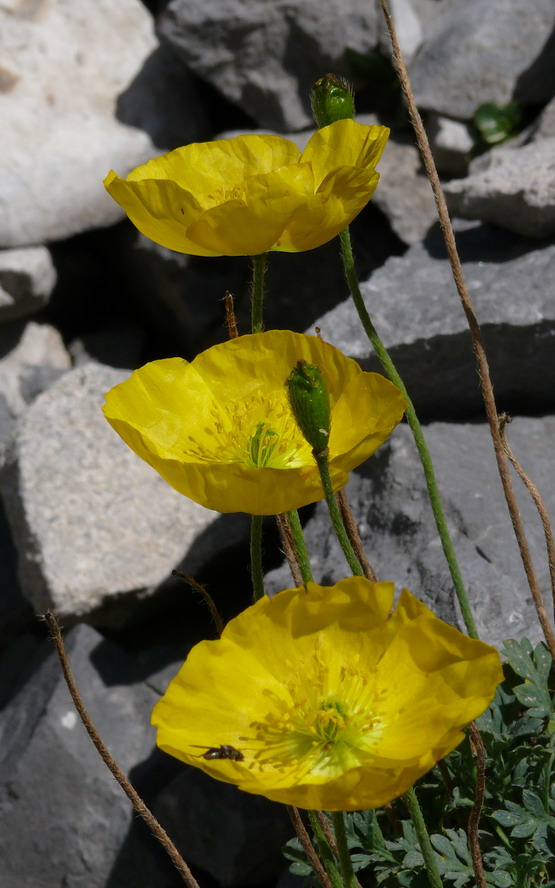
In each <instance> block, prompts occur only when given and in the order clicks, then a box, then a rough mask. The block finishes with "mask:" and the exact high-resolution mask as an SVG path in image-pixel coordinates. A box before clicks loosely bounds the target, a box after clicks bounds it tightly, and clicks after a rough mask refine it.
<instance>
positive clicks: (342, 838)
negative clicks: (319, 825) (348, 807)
mask: <svg viewBox="0 0 555 888" xmlns="http://www.w3.org/2000/svg"><path fill="white" fill-rule="evenodd" d="M332 816H333V831H334V833H335V841H336V842H337V851H338V852H339V862H340V864H341V872H342V874H343V883H344V885H345V888H360V886H359V882H358V879H357V877H356V876H355V871H354V869H353V862H352V860H351V855H350V853H349V845H348V843H347V833H346V831H345V815H344V814H343V811H334V812H333V815H332Z"/></svg>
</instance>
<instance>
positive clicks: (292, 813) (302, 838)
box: [286, 805, 332, 888]
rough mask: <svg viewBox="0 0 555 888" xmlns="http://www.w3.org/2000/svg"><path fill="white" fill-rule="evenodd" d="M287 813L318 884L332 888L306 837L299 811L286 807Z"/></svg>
mask: <svg viewBox="0 0 555 888" xmlns="http://www.w3.org/2000/svg"><path fill="white" fill-rule="evenodd" d="M286 808H287V813H288V814H289V817H290V818H291V823H292V824H293V827H294V828H295V832H296V833H297V838H298V840H299V842H300V843H301V845H302V846H303V850H304V853H305V854H306V856H307V857H308V859H309V861H310V865H311V867H312V869H313V870H314V873H315V875H316V878H317V879H318V881H319V882H320V885H321V886H322V888H332V884H331V882H330V878H329V876H328V874H327V873H326V871H325V869H324V867H323V866H322V863H321V862H320V858H319V857H318V855H317V854H316V851H315V849H314V845H313V844H312V842H311V841H310V836H309V835H308V833H307V831H306V829H305V825H304V823H303V822H302V820H301V815H300V814H299V809H298V808H294V807H293V805H286Z"/></svg>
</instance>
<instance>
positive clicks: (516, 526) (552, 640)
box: [380, 0, 555, 658]
mask: <svg viewBox="0 0 555 888" xmlns="http://www.w3.org/2000/svg"><path fill="white" fill-rule="evenodd" d="M380 5H381V8H382V11H383V14H384V17H385V21H386V24H387V28H388V31H389V36H390V38H391V44H392V47H393V64H394V66H395V70H396V72H397V76H398V77H399V81H400V84H401V88H402V90H403V94H404V97H405V102H406V105H407V109H408V113H409V117H410V120H411V123H412V125H413V128H414V132H415V135H416V141H417V142H418V147H419V149H420V153H421V155H422V162H423V164H424V168H425V170H426V174H427V176H428V179H429V180H430V184H431V186H432V191H433V194H434V199H435V202H436V206H437V211H438V216H439V224H440V227H441V230H442V233H443V238H444V240H445V246H446V249H447V255H448V258H449V263H450V265H451V271H452V274H453V278H454V280H455V285H456V288H457V292H458V294H459V298H460V300H461V304H462V307H463V310H464V313H465V315H466V320H467V323H468V326H469V329H470V335H471V338H472V348H473V351H474V357H475V360H476V367H477V371H478V378H479V381H480V388H481V392H482V398H483V401H484V406H485V411H486V417H487V420H488V424H489V428H490V432H491V437H492V441H493V449H494V452H495V459H496V461H497V469H498V472H499V476H500V478H501V484H502V486H503V493H504V495H505V500H506V502H507V507H508V510H509V515H510V517H511V522H512V525H513V530H514V533H515V537H516V541H517V544H518V548H519V551H520V557H521V559H522V564H523V566H524V572H525V574H526V579H527V580H528V585H529V587H530V592H531V594H532V598H533V599H534V602H536V606H537V602H538V601H540V600H541V591H540V588H539V583H538V580H537V577H536V574H535V571H534V565H533V563H532V558H531V555H530V548H529V546H528V542H527V540H526V534H525V532H524V526H523V523H522V519H521V517H520V512H519V509H518V504H517V501H516V497H515V493H514V489H513V485H512V481H511V476H510V472H509V466H508V461H507V458H506V455H505V451H504V448H503V444H502V441H501V434H500V432H499V423H498V421H497V412H498V411H497V406H496V403H495V397H494V394H493V385H492V382H491V376H490V372H489V365H488V361H487V357H486V352H485V349H484V345H483V340H482V333H481V330H480V325H479V324H478V320H477V317H476V313H475V311H474V305H473V302H472V299H471V297H470V294H469V292H468V288H467V286H466V281H465V279H464V275H463V271H462V265H461V260H460V257H459V254H458V252H457V246H456V243H455V235H454V232H453V226H452V224H451V219H450V218H449V212H448V210H447V204H446V202H445V197H444V194H443V190H442V188H441V183H440V181H439V176H438V173H437V169H436V166H435V163H434V159H433V156H432V152H431V149H430V145H429V142H428V137H427V135H426V130H425V129H424V124H423V123H422V118H421V117H420V114H419V112H418V109H417V107H416V102H415V99H414V93H413V91H412V88H411V85H410V82H409V78H408V74H407V69H406V67H405V63H404V61H403V58H402V55H401V51H400V49H399V43H398V40H397V34H396V31H395V26H394V24H393V20H392V18H391V14H390V12H389V9H388V5H387V0H380ZM538 618H539V619H540V623H541V624H542V629H543V632H544V635H545V640H546V643H547V645H548V647H549V649H550V651H551V655H552V656H553V657H554V658H555V637H554V636H553V633H552V631H551V629H550V627H549V626H548V625H547V626H546V625H545V624H544V623H542V621H541V617H540V615H539V613H538Z"/></svg>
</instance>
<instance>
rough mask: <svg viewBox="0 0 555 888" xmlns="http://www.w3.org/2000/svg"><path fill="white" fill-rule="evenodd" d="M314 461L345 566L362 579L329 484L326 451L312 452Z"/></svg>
mask: <svg viewBox="0 0 555 888" xmlns="http://www.w3.org/2000/svg"><path fill="white" fill-rule="evenodd" d="M312 452H313V456H314V459H315V460H316V463H317V465H318V469H319V472H320V479H321V481H322V487H323V490H324V496H325V497H326V502H327V504H328V510H329V513H330V518H331V523H332V524H333V529H334V530H335V534H336V536H337V539H338V540H339V545H340V546H341V548H342V549H343V554H344V555H345V558H346V559H347V564H348V565H349V567H350V568H351V570H352V572H353V574H354V576H355V577H363V576H364V571H363V569H362V566H361V563H360V561H359V560H358V558H357V556H356V553H355V550H354V549H353V547H352V545H351V541H350V539H349V536H348V534H347V531H346V530H345V525H344V524H343V519H342V518H341V512H340V510H339V506H338V505H337V499H336V497H335V493H334V490H333V487H332V483H331V477H330V470H329V465H328V451H327V449H326V450H320V451H318V452H316V451H312Z"/></svg>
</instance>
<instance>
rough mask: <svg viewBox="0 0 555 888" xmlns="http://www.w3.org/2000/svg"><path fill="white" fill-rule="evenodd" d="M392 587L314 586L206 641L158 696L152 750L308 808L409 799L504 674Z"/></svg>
mask: <svg viewBox="0 0 555 888" xmlns="http://www.w3.org/2000/svg"><path fill="white" fill-rule="evenodd" d="M392 605H393V584H392V583H371V582H370V581H369V580H366V579H364V578H361V577H351V578H349V579H345V580H341V581H340V582H339V583H336V585H335V586H329V587H322V586H318V585H316V584H314V583H308V585H307V588H306V591H305V589H304V588H299V589H287V590H286V591H285V592H280V593H279V595H276V596H275V597H274V598H272V599H270V598H267V597H264V598H261V599H260V600H259V601H257V602H256V604H254V605H252V607H249V608H247V610H245V611H243V613H241V614H239V616H238V617H235V619H233V620H231V621H230V622H229V623H228V625H227V626H226V627H225V629H224V632H223V634H222V637H221V639H219V640H218V641H202V642H200V644H197V645H196V646H195V647H194V648H193V649H192V650H191V652H190V654H189V656H188V658H187V660H186V662H185V664H184V665H183V667H182V668H181V671H180V672H179V673H178V675H177V676H176V677H175V678H174V679H173V681H172V682H171V683H170V686H169V688H168V690H167V691H166V693H165V695H164V696H163V697H162V699H161V700H160V701H159V702H158V703H157V704H156V706H155V708H154V712H153V716H152V722H153V724H154V725H155V726H156V727H157V729H158V734H157V744H158V746H159V747H160V748H161V749H163V750H165V751H166V752H168V753H170V754H171V755H174V756H176V757H177V758H179V759H181V760H182V761H184V762H187V764H189V765H194V766H195V767H197V768H201V769H202V770H203V771H205V772H206V773H207V774H210V775H211V776H212V777H216V778H217V779H218V780H223V781H225V782H226V783H233V784H236V785H237V786H238V787H239V788H240V789H242V790H244V791H245V792H250V793H254V794H256V795H264V796H266V797H267V798H269V799H273V800H274V801H277V802H284V803H285V804H288V805H296V806H298V807H300V808H307V809H313V810H314V809H323V810H326V811H354V810H358V809H366V808H377V807H380V806H382V805H384V804H386V803H387V802H389V801H391V799H394V798H396V797H397V796H399V795H401V794H402V793H403V792H405V791H406V790H407V789H409V788H410V787H411V786H412V784H413V783H414V782H415V781H416V780H417V779H418V778H419V777H421V776H422V775H423V774H425V773H426V772H427V771H429V770H430V768H432V767H433V765H434V764H435V763H436V762H437V761H438V760H439V759H441V758H443V757H444V756H445V755H447V754H448V753H449V752H451V751H452V750H453V749H454V748H455V747H456V746H457V745H458V744H459V743H460V742H461V740H462V739H463V734H462V733H461V729H462V728H463V727H464V726H465V725H467V724H468V723H469V722H471V721H472V720H473V719H475V718H477V717H478V716H479V715H480V714H481V713H482V712H483V711H484V710H485V709H486V707H487V706H488V705H489V703H490V702H491V700H492V698H493V696H494V694H495V688H496V686H497V685H498V684H499V682H501V681H502V680H503V673H502V670H501V664H500V659H499V654H498V653H497V651H496V650H495V649H494V648H492V647H490V646H489V645H487V644H484V643H483V642H481V641H475V640H473V639H471V638H468V636H466V635H463V634H462V633H461V632H459V631H458V630H457V629H455V628H453V627H452V626H449V625H448V624H447V623H444V622H442V621H441V620H439V619H438V618H437V617H436V616H435V615H434V614H433V613H432V612H431V611H430V610H429V609H428V608H427V607H426V606H425V605H424V604H422V603H421V602H420V601H418V600H417V599H416V598H415V597H414V596H413V595H411V593H410V592H408V591H407V590H404V591H403V592H402V594H401V597H400V599H399V603H398V605H397V607H396V609H395V611H394V613H393V615H392V616H391V617H389V614H390V611H391V608H392Z"/></svg>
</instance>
